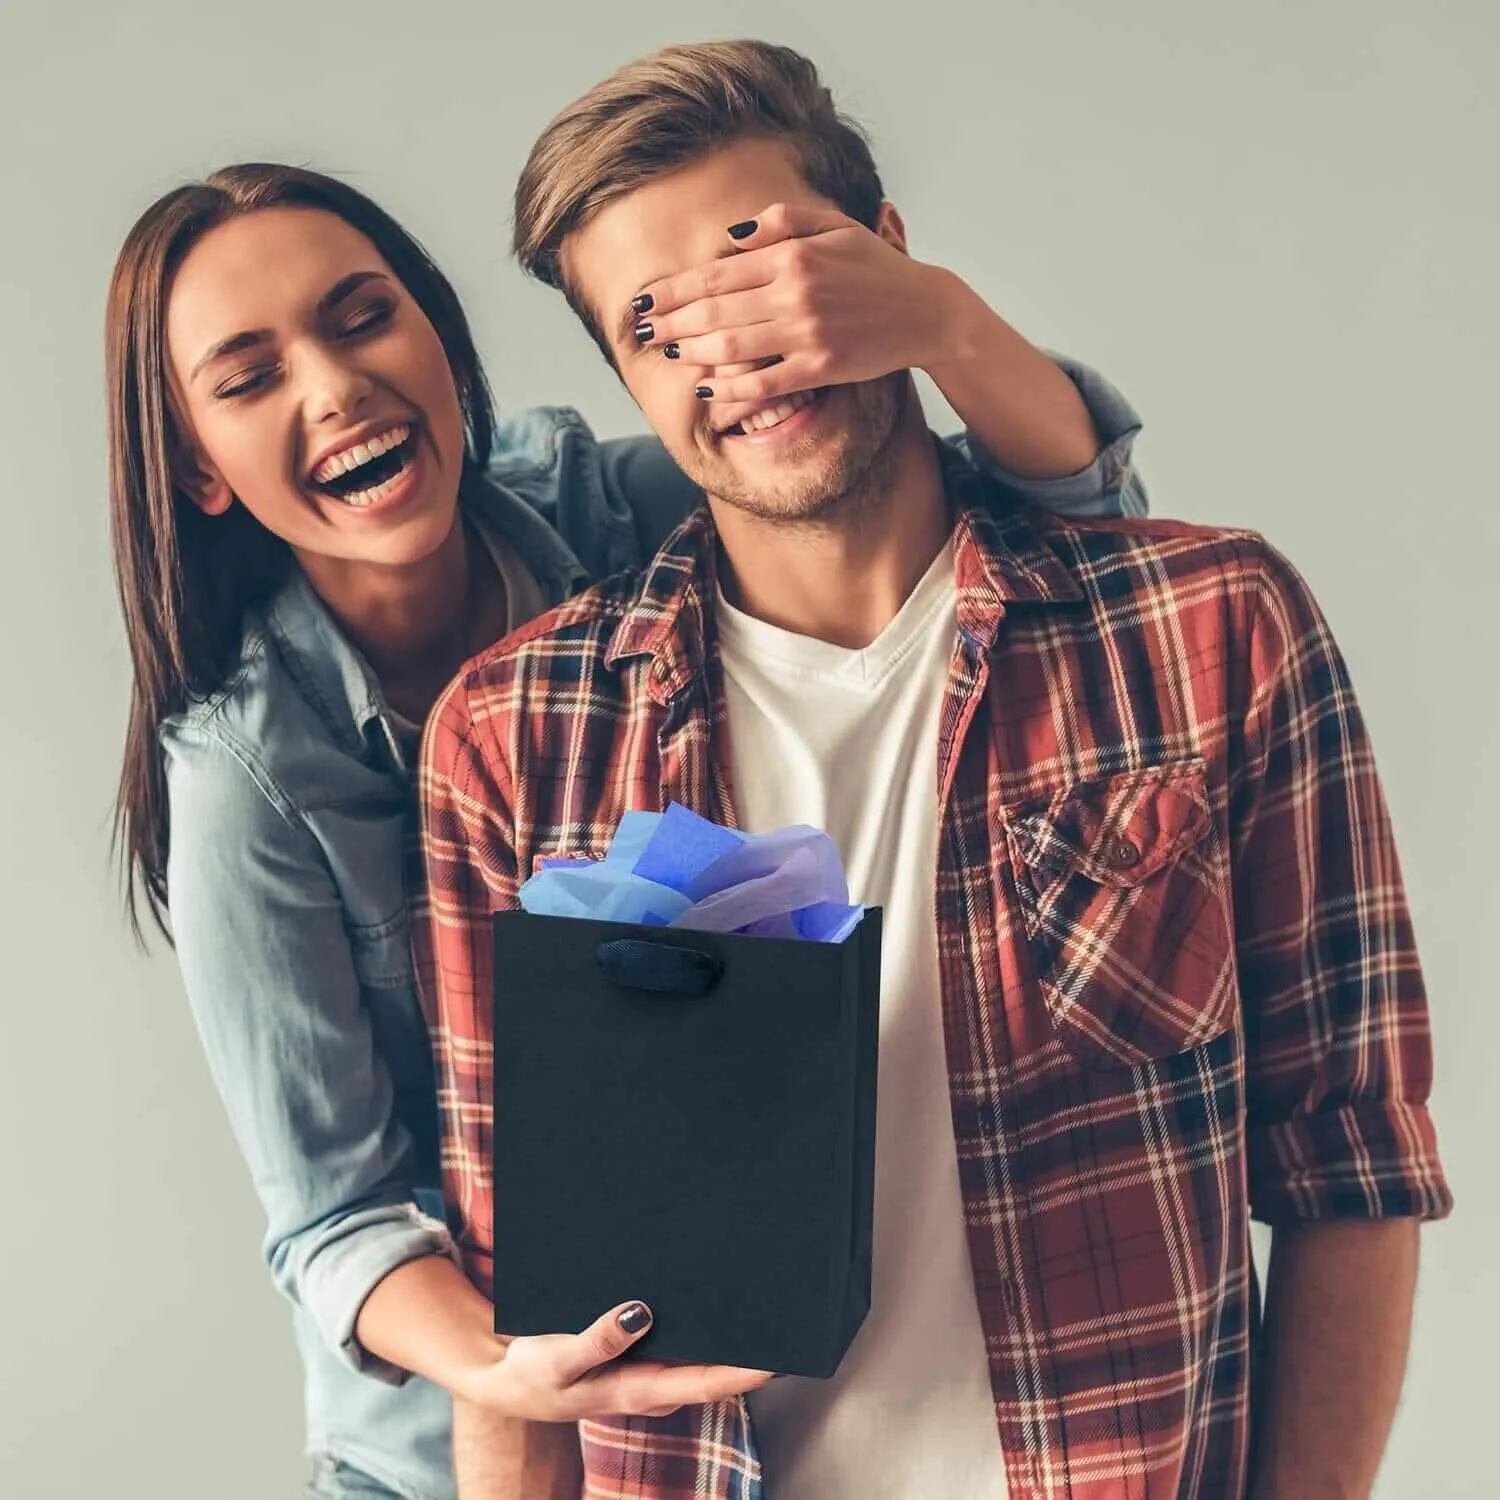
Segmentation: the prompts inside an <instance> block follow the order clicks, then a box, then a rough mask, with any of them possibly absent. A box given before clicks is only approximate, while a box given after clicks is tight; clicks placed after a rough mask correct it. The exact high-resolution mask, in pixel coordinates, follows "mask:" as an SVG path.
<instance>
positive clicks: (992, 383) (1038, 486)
mask: <svg viewBox="0 0 1500 1500" xmlns="http://www.w3.org/2000/svg"><path fill="white" fill-rule="evenodd" d="M1028 347H1029V346H1028ZM1033 353H1037V351H1033ZM1037 358H1038V359H1040V360H1041V362H1042V364H1043V365H1045V366H1046V367H1047V368H1048V369H1049V370H1050V371H1052V373H1053V374H1054V375H1055V376H1056V377H1057V378H1058V379H1059V380H1062V381H1063V382H1064V383H1065V384H1066V385H1068V387H1069V389H1071V390H1072V391H1074V392H1075V394H1076V399H1077V400H1078V402H1079V404H1080V406H1081V408H1082V409H1083V411H1084V412H1085V413H1086V416H1087V420H1088V421H1089V423H1090V426H1091V429H1092V432H1093V434H1094V438H1093V447H1094V455H1093V457H1092V458H1091V459H1090V461H1089V462H1088V463H1086V464H1085V465H1083V467H1082V468H1080V469H1079V470H1078V471H1077V472H1076V473H1068V474H1061V475H1058V476H1056V477H1052V478H1041V477H1036V476H1027V475H1023V474H1018V473H1016V472H1015V471H1013V470H1012V469H1011V468H1010V467H1009V466H1008V465H1007V464H1006V463H1004V462H1002V460H1001V459H1000V458H998V457H997V456H996V454H995V452H994V451H993V450H992V449H991V448H990V446H989V443H988V442H987V441H986V438H985V436H984V432H985V430H986V426H987V425H988V426H989V428H990V432H991V437H993V424H994V422H996V421H1000V422H1008V421H1010V420H1011V418H1010V417H1009V416H1008V415H1007V401H1008V400H1009V396H1008V388H1009V382H1010V381H1011V380H1012V379H1013V376H1012V375H1011V374H1010V373H1008V372H1007V371H1006V370H1004V369H1001V368H999V367H997V368H996V370H995V374H994V378H993V380H987V379H986V374H987V372H986V371H985V370H983V369H981V368H975V369H973V370H972V371H966V372H965V375H964V377H963V378H964V379H965V380H966V381H967V382H968V384H967V385H966V386H965V388H964V389H963V390H962V391H957V392H949V391H944V394H945V395H946V396H947V398H948V400H949V403H950V404H951V405H952V406H953V407H954V409H955V410H956V411H957V412H958V414H959V416H960V417H961V418H962V419H963V420H964V421H965V422H967V424H968V426H967V429H966V430H965V431H964V432H962V433H957V434H953V435H951V436H949V437H947V438H945V439H944V441H945V442H947V443H949V444H950V445H952V446H953V447H955V448H957V449H958V450H959V451H960V452H962V453H964V454H965V455H966V456H967V457H968V458H969V459H970V461H971V462H972V463H973V464H974V465H975V467H976V468H978V469H979V470H980V471H981V472H982V473H985V474H987V475H989V477H990V478H991V479H993V480H995V481H996V483H998V484H999V485H1000V486H1002V488H1003V489H1004V490H1005V491H1006V493H1007V494H1008V495H1010V496H1011V497H1012V498H1013V499H1014V500H1015V501H1016V502H1017V503H1018V504H1021V505H1040V506H1043V507H1045V508H1046V509H1048V510H1055V511H1058V512H1060V513H1061V514H1063V515H1071V516H1101V517H1107V516H1144V515H1146V514H1147V511H1148V509H1149V500H1148V497H1147V494H1146V487H1145V484H1144V483H1143V481H1142V480H1141V479H1140V477H1139V476H1138V475H1137V473H1136V471H1135V468H1134V466H1133V464H1132V461H1131V449H1132V446H1133V445H1134V442H1135V437H1136V434H1137V433H1138V432H1139V431H1140V430H1141V419H1140V418H1139V417H1138V416H1137V415H1136V412H1135V408H1134V407H1132V406H1131V404H1130V402H1129V401H1127V400H1126V399H1125V397H1124V396H1123V395H1122V394H1121V393H1120V392H1119V391H1118V390H1117V389H1116V388H1115V387H1114V386H1113V385H1112V384H1110V382H1109V381H1108V380H1106V379H1105V378H1104V376H1102V375H1100V374H1099V373H1098V372H1097V371H1095V370H1092V369H1090V368H1089V367H1088V366H1087V365H1083V364H1080V363H1078V361H1076V360H1073V359H1069V358H1067V357H1066V356H1064V355H1056V354H1052V355H1043V354H1040V353H1037ZM950 384H951V380H950ZM955 395H956V396H957V398H958V399H955ZM961 402H962V404H960V403H961ZM987 412H988V413H990V414H991V415H990V416H988V417H987V416H986V413H987ZM598 464H599V474H600V485H599V488H600V491H601V493H602V495H603V496H604V497H605V505H606V506H607V510H606V512H605V513H604V514H605V516H606V517H607V518H608V520H609V521H610V522H611V524H614V522H615V518H616V517H618V516H620V515H629V516H631V517H632V518H633V520H634V533H635V536H634V540H635V545H636V547H637V548H638V549H639V550H638V552H637V555H636V558H635V559H633V560H635V561H639V560H640V559H643V558H647V557H650V556H651V555H652V553H654V552H655V551H656V549H657V548H658V547H660V546H661V544H662V543H663V542H664V541H665V540H666V539H667V537H668V536H669V535H670V534H671V533H672V531H673V530H675V528H676V527H677V526H678V525H679V524H680V523H681V522H682V520H683V519H684V517H686V516H687V514H688V513H689V512H690V511H692V510H693V509H694V508H695V507H696V506H698V505H699V504H701V503H702V500H703V491H702V490H700V489H699V488H698V486H697V485H696V484H694V483H693V481H692V480H691V479H689V478H688V477H687V475H686V474H684V473H683V472H682V470H681V469H679V468H678V467H677V464H676V463H675V461H674V460H673V458H672V455H671V454H670V453H668V452H667V450H666V449H665V448H664V447H662V445H661V443H660V442H659V441H658V440H657V439H656V438H654V437H629V438H610V439H606V440H605V441H603V442H601V443H599V445H598ZM553 514H554V515H558V516H559V518H560V519H562V520H563V521H565V522H566V520H567V519H568V516H567V513H566V512H565V511H562V510H561V509H560V508H558V507H554V508H553ZM585 519H586V518H585V517H584V516H583V515H582V514H581V513H580V514H579V515H578V516H577V520H578V522H579V523H580V524H583V523H584V522H585ZM593 534H594V535H598V534H599V532H598V530H597V529H596V530H595V531H594V532H593ZM564 540H567V541H569V543H570V545H571V544H572V540H573V539H572V538H571V537H569V536H568V534H567V531H566V530H565V531H564ZM579 540H580V543H582V542H583V541H584V540H585V539H584V538H580V539H579ZM574 550H575V551H577V550H578V549H577V548H576V547H575V548H574Z"/></svg>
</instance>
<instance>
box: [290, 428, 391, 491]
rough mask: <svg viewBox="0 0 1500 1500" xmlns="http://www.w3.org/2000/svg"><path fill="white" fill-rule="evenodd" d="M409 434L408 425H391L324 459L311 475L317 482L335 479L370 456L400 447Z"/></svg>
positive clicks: (377, 455)
mask: <svg viewBox="0 0 1500 1500" xmlns="http://www.w3.org/2000/svg"><path fill="white" fill-rule="evenodd" d="M410 436H411V428H410V427H409V426H406V425H405V424H403V425H402V426H400V427H392V428H390V429H389V430H388V431H386V432H382V433H379V434H377V435H376V436H375V437H372V438H371V439H370V441H369V442H367V443H356V444H355V445H354V446H353V447H352V448H345V449H343V450H342V451H341V452H338V453H335V454H334V455H333V456H332V457H331V458H327V459H324V461H323V462H322V463H320V464H319V465H318V467H317V469H316V470H315V471H314V473H313V476H312V477H313V479H314V480H315V481H316V482H317V483H319V484H326V483H327V482H328V481H329V480H330V479H337V478H338V477H339V475H340V474H347V473H348V472H349V471H350V470H351V469H357V468H358V467H359V466H360V465H361V464H367V463H369V461H370V460H371V459H372V458H379V457H380V455H381V454H382V453H389V452H390V451H391V449H392V448H398V447H400V445H401V444H402V443H404V442H405V441H406V440H407V438H409V437H410Z"/></svg>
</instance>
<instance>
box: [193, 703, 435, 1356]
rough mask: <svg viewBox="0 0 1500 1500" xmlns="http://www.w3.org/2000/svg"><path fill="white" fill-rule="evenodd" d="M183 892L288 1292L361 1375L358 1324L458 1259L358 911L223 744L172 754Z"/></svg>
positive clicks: (214, 1058) (220, 1050) (280, 1283)
mask: <svg viewBox="0 0 1500 1500" xmlns="http://www.w3.org/2000/svg"><path fill="white" fill-rule="evenodd" d="M166 748H167V780H168V796H169V805H170V811H171V828H172V841H171V853H170V858H169V862H168V871H167V878H168V889H169V892H170V909H171V922H172V931H173V936H174V939H175V942H176V947H177V955H178V960H179V962H180V965H181V969H182V976H183V981H184V984H185V987H186V990H187V997H188V1002H189V1004H190V1006H191V1008H192V1013H193V1017H194V1020H195V1022H196V1024H197V1028H198V1032H199V1034H200V1036H201V1037H202V1041H203V1046H204V1049H205V1051H206V1053H207V1056H208V1062H209V1066H210V1069H211V1071H212V1074H213V1078H214V1082H215V1083H216V1085H217V1087H218V1090H219V1094H220V1096H221V1097H222V1098H223V1101H224V1105H225V1107H226V1109H227V1110H228V1113H229V1120H230V1125H231V1127H232V1129H233V1131H234V1135H235V1139H236V1140H237V1142H238V1143H239V1147H240V1150H241V1152H242V1153H243V1154H244V1157H245V1160H246V1163H247V1164H248V1165H249V1168H250V1174H251V1178H252V1180H253V1183H254V1186H255V1191H256V1193H257V1195H258V1196H259V1198H260V1202H261V1206H262V1207H263V1208H264V1210H265V1214H266V1220H267V1225H266V1235H265V1241H264V1255H265V1259H266V1261H267V1264H268V1265H269V1267H270V1270H271V1275H272V1279H273V1280H274V1282H275V1285H276V1287H277V1289H278V1290H279V1291H280V1292H281V1293H282V1294H283V1295H285V1296H286V1297H288V1298H289V1299H290V1300H291V1301H293V1302H294V1303H296V1304H298V1305H300V1306H301V1307H303V1308H304V1309H305V1310H306V1311H307V1312H308V1313H309V1314H310V1316H311V1317H312V1319H313V1321H314V1322H315V1323H316V1325H317V1327H318V1329H319V1330H320V1332H321V1334H322V1336H323V1338H324V1339H325V1340H326V1341H327V1343H328V1345H329V1347H330V1348H331V1349H333V1350H335V1351H336V1352H338V1353H339V1354H340V1355H341V1356H342V1357H343V1358H344V1359H345V1360H346V1361H347V1362H348V1363H349V1364H350V1365H351V1366H353V1367H354V1368H356V1369H358V1370H361V1371H363V1372H365V1373H367V1374H370V1375H372V1376H374V1377H376V1378H377V1379H382V1380H385V1381H387V1382H388V1383H391V1384H400V1383H401V1382H403V1381H404V1380H405V1379H406V1375H405V1372H403V1371H401V1370H398V1369H396V1368H394V1367H393V1366H390V1365H388V1364H387V1363H385V1362H384V1361H381V1360H378V1359H376V1358H374V1357H373V1356H371V1355H369V1354H368V1353H367V1352H366V1351H364V1350H363V1349H362V1348H361V1347H360V1345H359V1343H358V1341H357V1339H356V1337H355V1320H356V1319H357V1318H358V1316H359V1311H360V1308H361V1306H362V1305H363V1304H364V1301H365V1298H366V1297H368V1296H369V1294H370V1293H371V1291H373V1290H374V1288H375V1286H376V1285H377V1284H378V1283H379V1282H380V1281H381V1280H382V1278H383V1277H385V1276H386V1275H387V1274H389V1273H390V1272H391V1271H392V1270H394V1269H395V1268H396V1267H397V1266H399V1265H402V1264H404V1263H405V1262H406V1261H409V1260H414V1259H416V1258H417V1257H419V1256H424V1255H449V1256H451V1255H452V1253H453V1245H452V1240H451V1236H450V1235H449V1233H448V1230H447V1228H446V1226H445V1225H444V1224H442V1223H441V1222H440V1221H438V1220H436V1219H433V1218H431V1217H429V1216H428V1215H426V1214H425V1213H423V1212H422V1210H421V1209H420V1208H419V1206H418V1204H417V1201H416V1198H415V1196H414V1183H415V1176H414V1167H415V1159H416V1150H415V1145H414V1143H413V1140H412V1138H411V1135H410V1133H409V1131H408V1130H407V1129H406V1128H405V1126H404V1125H403V1124H402V1123H401V1121H400V1119H399V1118H398V1116H397V1115H396V1112H395V1110H394V1108H393V1102H394V1090H393V1085H392V1081H391V1078H390V1075H389V1073H388V1072H387V1070H386V1068H385V1067H384V1066H383V1064H382V1062H381V1060H380V1055H379V1053H378V1051H377V1050H376V1048H375V1042H374V1035H373V1029H372V1025H371V1020H370V1016H369V1013H368V1011H367V1009H366V1007H365V1005H364V1003H363V1001H362V998H361V993H360V986H359V981H358V978H357V977H356V974H355V969H354V959H353V953H352V950H351V947H350V942H349V938H348V935H347V933H346V931H345V927H344V913H343V904H342V902H341V900H340V898H339V894H338V891H337V889H336V887H335V884H334V881H333V877H332V875H331V873H330V871H329V869H328V867H327V865H326V863H325V861H324V859H323V857H322V854H321V851H320V848H319V845H318V843H317V841H316V839H315V838H314V837H313V835H312V833H311V832H310V830H309V829H308V828H307V827H306V826H305V824H303V823H302V822H301V821H300V820H299V819H298V818H297V816H296V814H295V812H294V811H293V810H292V809H291V808H289V807H287V806H285V805H284V804H283V803H282V802H281V801H280V800H279V798H278V794H277V791H276V788H275V786H274V784H273V783H271V782H270V781H269V779H268V778H265V777H263V776H261V775H260V774H259V773H257V771H255V770H254V769H253V766H252V762H251V761H250V760H249V758H248V757H245V756H242V755H241V754H240V753H239V752H238V751H237V749H236V747H235V746H234V745H233V744H232V743H231V742H229V741H227V740H225V739H222V738H220V737H219V736H217V735H216V734H215V733H213V732H212V730H211V729H203V728H201V727H182V726H179V727H178V728H176V729H175V730H174V731H173V732H172V733H171V734H170V735H169V736H168V737H167V740H166Z"/></svg>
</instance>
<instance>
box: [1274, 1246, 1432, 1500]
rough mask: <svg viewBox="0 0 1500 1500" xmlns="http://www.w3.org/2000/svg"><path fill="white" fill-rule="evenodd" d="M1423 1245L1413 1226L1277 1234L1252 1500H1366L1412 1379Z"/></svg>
mask: <svg viewBox="0 0 1500 1500" xmlns="http://www.w3.org/2000/svg"><path fill="white" fill-rule="evenodd" d="M1417 1237H1418V1228H1417V1223H1416V1221H1415V1220H1413V1219H1388V1220H1385V1221H1377V1222H1369V1221H1367V1222H1364V1223H1361V1222H1359V1221H1353V1220H1345V1221H1343V1222H1341V1223H1325V1224H1287V1225H1284V1226H1282V1227H1280V1228H1278V1229H1276V1230H1274V1231H1273V1232H1272V1240H1271V1267H1270V1275H1269V1277H1268V1279H1267V1287H1266V1312H1265V1323H1264V1328H1263V1337H1264V1346H1263V1349H1262V1351H1261V1363H1260V1366H1259V1369H1258V1375H1257V1390H1256V1393H1255V1396H1254V1402H1255V1407H1256V1411H1257V1413H1258V1421H1257V1426H1258V1429H1259V1436H1258V1440H1257V1441H1256V1444H1255V1455H1254V1468H1253V1472H1252V1475H1251V1486H1250V1495H1251V1500H1295V1497H1300V1496H1303V1495H1306V1496H1308V1497H1316V1500H1362V1497H1364V1496H1366V1495H1368V1494H1369V1493H1370V1490H1371V1487H1372V1486H1373V1485H1374V1483H1375V1473H1376V1470H1377V1469H1378V1468H1379V1467H1380V1459H1381V1455H1382V1454H1383V1453H1384V1452H1385V1445H1386V1439H1387V1438H1388V1437H1389V1435H1390V1430H1391V1422H1392V1420H1393V1419H1394V1417H1395V1415H1396V1401H1397V1398H1398V1397H1399V1396H1400V1394H1401V1381H1402V1377H1403V1375H1404V1374H1405V1371H1406V1355H1407V1349H1408V1346H1409V1344H1410V1340H1411V1310H1412V1300H1413V1297H1414V1295H1415V1293H1416V1287H1417Z"/></svg>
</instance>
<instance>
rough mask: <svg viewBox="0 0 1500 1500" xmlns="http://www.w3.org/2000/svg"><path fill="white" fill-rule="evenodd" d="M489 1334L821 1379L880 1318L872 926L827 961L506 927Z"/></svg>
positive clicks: (818, 951)
mask: <svg viewBox="0 0 1500 1500" xmlns="http://www.w3.org/2000/svg"><path fill="white" fill-rule="evenodd" d="M494 945H495V1131H494V1141H495V1162H494V1174H495V1223H494V1236H495V1286H494V1299H495V1327H496V1330H497V1331H499V1332H502V1333H508V1334H533V1333H563V1332H577V1331H578V1330H580V1329H582V1328H584V1327H586V1326H587V1325H588V1324H589V1323H591V1322H593V1321H594V1319H596V1318H597V1317H599V1316H600V1315H601V1314H603V1313H605V1312H607V1311H608V1310H609V1309H610V1308H611V1307H613V1306H614V1305H615V1304H616V1303H619V1302H624V1301H627V1300H629V1299H632V1298H639V1299H641V1300H642V1301H644V1302H646V1303H648V1304H649V1305H650V1307H651V1309H652V1311H653V1313H654V1314H655V1324H654V1326H653V1328H652V1330H651V1332H650V1333H649V1334H648V1335H647V1336H646V1338H645V1339H643V1340H642V1341H641V1343H640V1344H639V1345H637V1346H636V1348H637V1349H638V1350H639V1351H640V1352H641V1353H642V1354H645V1355H649V1356H650V1357H651V1358H653V1359H662V1360H673V1361H684V1362H692V1363H698V1362H702V1363H708V1364H728V1365H742V1366H746V1367H749V1368H752V1369H764V1370H773V1371H776V1372H778V1373H782V1374H793V1375H812V1376H828V1375H831V1374H832V1373H833V1372H834V1370H835V1369H836V1368H837V1367H838V1363H839V1361H840V1359H841V1358H842V1357H843V1354H844V1351H845V1350H846V1349H847V1348H848V1347H849V1345H850V1343H851V1342H852V1340H853V1338H854V1335H855V1334H856V1332H858V1330H859V1326H860V1324H861V1323H862V1322H863V1321H864V1317H865V1314H866V1312H867V1311H868V1309H869V1305H870V1245H871V1230H872V1222H871V1220H872V1212H873V1206H874V1182H875V1091H876V1057H877V1046H878V1020H879V993H880V912H879V910H878V909H873V908H872V909H870V910H867V911H866V913H865V914H864V916H863V918H862V919H861V920H860V922H859V924H858V926H857V927H856V928H855V929H854V931H853V932H852V933H851V934H850V936H849V937H847V938H846V939H845V940H844V941H843V942H841V943H818V942H801V941H795V940H793V941H786V940H781V939H773V938H763V937H747V936H737V935H732V934H729V935H726V934H718V933H706V932H693V931H686V930H680V929H676V928H671V929H669V928H662V927H637V926H632V925H625V924H620V923H613V922H598V921H590V920H586V919H575V918H568V917H552V916H534V915H529V914H527V913H524V912H500V913H497V914H496V915H495V918H494Z"/></svg>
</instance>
